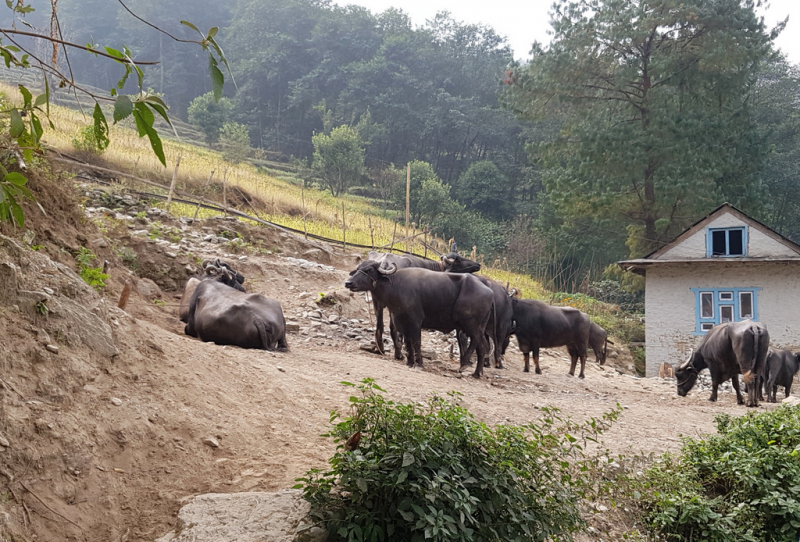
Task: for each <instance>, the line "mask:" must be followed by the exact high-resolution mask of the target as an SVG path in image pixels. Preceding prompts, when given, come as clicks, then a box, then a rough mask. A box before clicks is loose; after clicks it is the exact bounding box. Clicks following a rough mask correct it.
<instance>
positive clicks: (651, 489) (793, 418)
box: [632, 406, 800, 542]
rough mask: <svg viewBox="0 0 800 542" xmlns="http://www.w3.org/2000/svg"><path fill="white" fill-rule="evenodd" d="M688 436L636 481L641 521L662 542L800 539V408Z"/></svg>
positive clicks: (720, 420)
mask: <svg viewBox="0 0 800 542" xmlns="http://www.w3.org/2000/svg"><path fill="white" fill-rule="evenodd" d="M715 422H716V425H717V430H718V432H719V434H718V435H715V436H710V437H708V438H706V439H692V438H686V439H685V440H684V444H683V449H682V450H681V453H680V454H679V455H676V456H672V455H666V456H664V458H663V460H662V461H661V462H660V463H658V464H656V465H655V466H653V467H651V468H650V469H648V470H647V471H646V472H645V474H644V476H643V477H642V478H641V479H640V480H638V482H637V483H636V485H635V493H634V494H633V495H632V496H633V497H635V498H638V499H637V500H638V501H639V506H640V512H641V516H642V520H643V521H644V523H645V524H646V525H647V526H648V527H649V529H650V530H651V533H652V534H653V535H657V536H658V537H659V539H661V540H667V541H683V542H692V541H700V540H704V541H705V540H708V541H713V542H740V541H752V542H757V541H770V542H772V541H795V540H797V536H798V532H799V531H800V409H797V408H794V407H789V406H782V407H780V408H778V409H776V410H773V411H771V412H765V413H760V414H758V413H755V412H748V413H747V415H745V416H741V417H739V418H734V417H731V416H729V415H727V414H721V415H719V416H717V417H716V419H715Z"/></svg>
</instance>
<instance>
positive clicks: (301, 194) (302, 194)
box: [273, 181, 308, 241]
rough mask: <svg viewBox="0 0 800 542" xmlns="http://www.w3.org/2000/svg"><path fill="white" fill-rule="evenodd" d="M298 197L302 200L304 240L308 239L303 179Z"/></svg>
mask: <svg viewBox="0 0 800 542" xmlns="http://www.w3.org/2000/svg"><path fill="white" fill-rule="evenodd" d="M273 197H274V196H273ZM300 199H301V201H302V202H303V236H304V237H305V238H306V241H308V230H307V229H306V182H305V181H303V184H302V185H301V186H300ZM273 220H274V219H273Z"/></svg>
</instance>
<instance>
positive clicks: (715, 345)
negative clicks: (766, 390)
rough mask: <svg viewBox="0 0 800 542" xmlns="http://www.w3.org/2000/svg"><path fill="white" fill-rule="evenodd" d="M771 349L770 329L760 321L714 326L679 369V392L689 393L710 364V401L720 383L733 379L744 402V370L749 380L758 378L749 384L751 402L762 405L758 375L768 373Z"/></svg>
mask: <svg viewBox="0 0 800 542" xmlns="http://www.w3.org/2000/svg"><path fill="white" fill-rule="evenodd" d="M768 349H769V332H768V331H767V328H766V327H764V325H762V324H760V323H758V322H753V321H751V320H743V321H741V322H727V323H724V324H719V325H717V326H714V327H713V328H711V331H709V332H708V333H707V334H706V336H705V337H703V340H702V342H701V343H700V346H698V347H697V350H695V351H694V352H692V354H691V355H690V356H689V359H688V360H686V362H685V363H684V364H683V365H680V366H679V367H678V368H677V369H676V370H675V378H677V380H678V395H680V396H681V397H685V396H686V394H687V393H689V390H691V389H692V387H693V386H694V383H695V382H696V381H697V375H698V373H699V372H700V371H702V370H703V369H706V368H708V372H710V373H711V386H712V391H711V397H709V398H708V400H709V401H716V400H717V389H718V388H719V385H720V384H722V383H723V382H725V381H726V380H728V379H730V380H731V384H732V385H733V389H734V390H736V402H737V403H738V404H740V405H741V404H744V400H743V399H742V393H741V391H739V374H740V373H741V374H742V375H743V376H742V380H744V381H745V383H746V384H749V383H750V382H752V381H753V379H754V378H756V383H755V384H756V385H751V386H748V388H747V406H749V407H755V406H758V389H757V388H758V387H759V386H758V385H757V379H758V378H763V377H764V366H765V362H766V359H767V351H768Z"/></svg>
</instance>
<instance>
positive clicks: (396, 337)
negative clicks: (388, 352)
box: [389, 317, 408, 361]
mask: <svg viewBox="0 0 800 542" xmlns="http://www.w3.org/2000/svg"><path fill="white" fill-rule="evenodd" d="M389 335H391V337H392V345H393V346H394V359H396V360H398V361H399V360H402V359H403V340H402V335H401V334H400V333H398V332H397V328H396V327H395V325H394V320H392V319H391V317H390V318H389ZM406 349H408V345H406Z"/></svg>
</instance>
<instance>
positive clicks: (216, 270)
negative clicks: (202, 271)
mask: <svg viewBox="0 0 800 542" xmlns="http://www.w3.org/2000/svg"><path fill="white" fill-rule="evenodd" d="M219 271H220V270H219V267H214V266H213V265H209V266H208V267H206V275H217V274H219Z"/></svg>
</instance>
